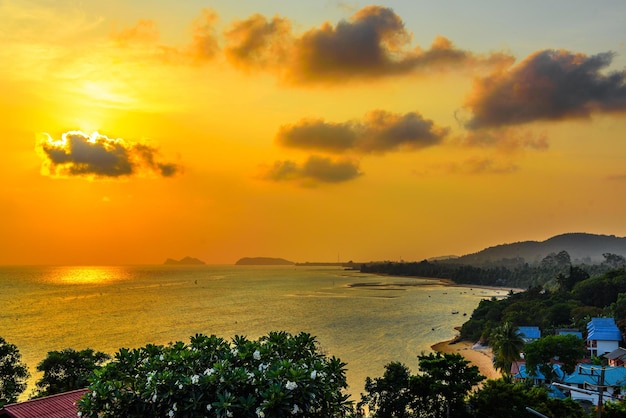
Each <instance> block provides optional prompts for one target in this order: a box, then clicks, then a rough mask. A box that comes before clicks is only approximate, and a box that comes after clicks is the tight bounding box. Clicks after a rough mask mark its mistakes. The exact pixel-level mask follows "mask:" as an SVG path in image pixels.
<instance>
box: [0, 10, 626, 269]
mask: <svg viewBox="0 0 626 418" xmlns="http://www.w3.org/2000/svg"><path fill="white" fill-rule="evenodd" d="M155 3H156V4H155ZM222 3H225V2H217V1H196V0H190V1H187V2H184V4H182V3H181V2H175V1H173V0H163V1H159V2H149V1H144V0H137V1H133V2H123V1H121V0H120V1H111V2H96V1H91V0H88V1H84V2H80V3H77V2H75V1H69V0H61V1H57V2H49V1H44V0H36V1H35V0H32V1H31V0H28V1H26V0H24V1H17V0H5V1H0V28H1V29H0V60H1V62H2V63H3V64H2V66H0V91H2V95H0V111H1V112H2V115H3V118H2V124H0V133H1V137H2V138H3V141H2V143H3V150H2V154H1V157H0V158H1V161H2V162H3V164H1V165H0V175H1V176H2V178H3V179H4V182H3V187H2V189H1V190H2V193H0V236H1V237H2V240H1V241H0V264H5V265H6V264H8V265H20V264H88V265H105V264H160V263H162V262H163V261H164V260H165V259H166V258H168V257H172V258H182V257H184V256H187V255H189V256H193V257H198V258H200V259H202V260H204V261H206V262H208V263H219V264H230V263H234V262H235V261H236V260H237V259H239V258H241V257H244V256H271V257H283V258H286V259H289V260H293V261H302V262H303V261H335V260H337V259H338V258H339V259H340V260H341V261H348V260H354V261H369V260H399V259H404V260H422V259H424V258H427V257H433V256H441V255H448V254H457V255H462V254H466V253H470V252H475V251H478V250H481V249H482V248H484V247H488V246H492V245H497V244H501V243H506V242H515V241H523V240H543V239H546V238H548V237H550V236H552V235H556V234H560V233H564V232H589V233H598V234H615V235H618V236H624V235H626V217H624V214H625V213H626V193H625V192H626V166H625V165H624V163H623V161H624V158H625V157H626V141H625V138H626V118H625V117H624V115H625V113H626V83H625V81H626V73H625V70H624V68H625V67H626V59H625V55H626V51H625V49H626V47H625V45H624V40H625V39H626V28H625V27H624V25H623V22H624V21H625V18H626V4H624V3H623V2H619V1H600V2H593V4H592V3H591V2H580V4H578V5H577V6H575V7H573V6H572V2H571V1H560V0H555V1H554V2H549V4H543V3H544V2H524V4H518V3H517V2H516V3H513V2H501V3H498V6H497V7H494V6H493V5H490V7H487V5H486V2H483V3H473V2H461V1H458V2H454V1H453V2H448V3H446V4H441V2H408V1H385V2H380V3H376V4H371V3H363V2H359V1H357V2H350V3H344V2H340V1H328V2H317V1H312V0H310V1H309V0H307V1H301V2H287V1H278V0H274V1H268V2H262V4H258V3H259V2H253V1H243V0H236V1H231V2H228V3H227V4H222ZM470 3H472V5H471V7H470ZM481 4H482V6H481Z"/></svg>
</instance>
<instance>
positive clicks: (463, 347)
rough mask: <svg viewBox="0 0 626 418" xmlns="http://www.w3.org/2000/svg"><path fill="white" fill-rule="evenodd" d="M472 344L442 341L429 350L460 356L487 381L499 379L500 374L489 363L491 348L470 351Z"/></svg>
mask: <svg viewBox="0 0 626 418" xmlns="http://www.w3.org/2000/svg"><path fill="white" fill-rule="evenodd" d="M473 345H474V344H473V343H471V342H469V341H456V340H450V341H443V342H440V343H437V344H435V345H433V346H432V347H431V348H432V349H433V350H434V351H436V352H439V353H452V354H460V355H462V356H463V357H464V358H465V360H468V361H469V362H471V364H472V365H474V366H476V367H478V370H480V374H482V375H483V376H485V377H486V378H487V379H499V378H500V377H502V374H501V373H500V372H499V371H497V370H496V369H494V367H493V363H492V362H491V348H483V349H480V350H472V346H473Z"/></svg>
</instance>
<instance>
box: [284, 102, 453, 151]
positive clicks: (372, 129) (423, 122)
mask: <svg viewBox="0 0 626 418" xmlns="http://www.w3.org/2000/svg"><path fill="white" fill-rule="evenodd" d="M448 133H449V129H448V128H441V127H438V126H436V125H435V124H434V122H433V121H432V120H430V119H425V118H424V117H422V115H420V114H419V113H416V112H409V113H405V114H396V113H390V112H386V111H383V110H374V111H372V112H369V113H368V114H366V115H365V117H364V118H363V120H360V121H349V122H342V123H332V122H326V121H324V120H323V119H303V120H301V121H300V122H298V123H297V124H294V125H284V126H281V127H280V129H279V131H278V133H277V135H276V141H277V142H278V143H279V144H280V145H283V146H285V147H292V148H300V149H305V150H315V151H325V152H329V153H343V152H353V153H359V154H367V153H385V152H389V151H396V150H399V149H411V150H414V149H420V148H425V147H429V146H432V145H436V144H438V143H440V142H441V141H443V139H444V138H445V137H446V135H448Z"/></svg>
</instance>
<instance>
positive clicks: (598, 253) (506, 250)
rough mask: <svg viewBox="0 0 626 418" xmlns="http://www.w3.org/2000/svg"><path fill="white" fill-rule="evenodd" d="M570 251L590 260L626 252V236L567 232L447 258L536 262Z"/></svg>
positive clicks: (573, 256) (574, 257)
mask: <svg viewBox="0 0 626 418" xmlns="http://www.w3.org/2000/svg"><path fill="white" fill-rule="evenodd" d="M561 251H567V253H568V254H569V255H570V257H571V259H572V261H577V262H581V263H586V264H591V263H600V262H602V261H603V260H604V257H603V254H604V253H611V254H618V255H621V256H626V237H616V236H615V235H598V234H588V233H581V232H576V233H566V234H561V235H556V236H554V237H551V238H548V239H547V240H545V241H521V242H515V243H510V244H500V245H496V246H493V247H488V248H485V249H484V250H481V251H478V252H476V253H472V254H467V255H463V256H461V257H458V258H454V259H449V260H447V261H449V262H454V263H458V264H469V265H483V264H489V263H494V262H498V261H501V260H503V259H523V260H524V262H526V263H529V264H535V263H539V262H541V260H543V259H544V258H545V257H546V256H548V255H549V254H553V253H559V252H561Z"/></svg>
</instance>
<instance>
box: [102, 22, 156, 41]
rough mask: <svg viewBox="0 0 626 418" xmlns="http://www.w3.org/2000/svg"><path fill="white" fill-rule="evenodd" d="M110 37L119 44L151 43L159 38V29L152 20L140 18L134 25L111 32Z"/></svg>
mask: <svg viewBox="0 0 626 418" xmlns="http://www.w3.org/2000/svg"><path fill="white" fill-rule="evenodd" d="M110 38H111V39H112V40H113V41H115V42H116V43H117V44H118V45H119V46H128V45H132V44H153V43H156V42H157V41H158V40H159V30H158V28H157V26H156V23H155V22H154V21H153V20H150V19H140V20H139V21H137V23H136V24H135V25H134V26H131V27H129V28H125V29H122V30H120V31H113V32H111V34H110Z"/></svg>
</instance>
